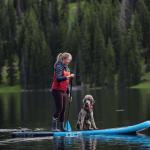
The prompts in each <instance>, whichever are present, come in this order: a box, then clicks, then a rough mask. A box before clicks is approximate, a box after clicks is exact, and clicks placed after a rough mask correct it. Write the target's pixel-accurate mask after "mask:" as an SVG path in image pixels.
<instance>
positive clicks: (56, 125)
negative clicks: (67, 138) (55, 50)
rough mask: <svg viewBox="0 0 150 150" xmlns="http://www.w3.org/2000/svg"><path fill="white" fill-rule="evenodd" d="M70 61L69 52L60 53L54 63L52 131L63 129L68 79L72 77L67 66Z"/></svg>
mask: <svg viewBox="0 0 150 150" xmlns="http://www.w3.org/2000/svg"><path fill="white" fill-rule="evenodd" d="M71 61H72V56H71V54H70V53H66V52H65V53H60V54H59V55H58V56H57V60H56V63H55V65H54V77H53V82H52V87H51V90H52V95H53V97H54V100H55V104H56V112H55V113H54V115H53V118H52V131H65V128H64V117H65V109H66V100H67V97H68V96H69V81H70V79H71V78H73V77H74V74H71V73H70V70H69V68H68V65H69V63H70V62H71Z"/></svg>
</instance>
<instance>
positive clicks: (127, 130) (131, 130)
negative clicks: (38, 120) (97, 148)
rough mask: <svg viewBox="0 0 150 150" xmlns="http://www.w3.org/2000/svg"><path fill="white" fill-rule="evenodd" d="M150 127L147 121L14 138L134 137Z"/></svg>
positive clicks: (28, 133)
mask: <svg viewBox="0 0 150 150" xmlns="http://www.w3.org/2000/svg"><path fill="white" fill-rule="evenodd" d="M149 127H150V121H145V122H142V123H139V124H136V125H133V126H127V127H119V128H110V129H101V130H84V131H67V132H50V131H24V132H13V133H12V136H13V137H46V136H54V137H68V136H69V137H72V136H73V137H74V136H88V135H118V134H119V135H133V134H137V132H139V131H141V130H144V129H147V128H149Z"/></svg>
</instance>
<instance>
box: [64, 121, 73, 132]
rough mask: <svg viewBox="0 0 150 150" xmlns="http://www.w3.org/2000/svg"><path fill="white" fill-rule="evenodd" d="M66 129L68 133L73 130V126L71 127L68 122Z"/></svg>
mask: <svg viewBox="0 0 150 150" xmlns="http://www.w3.org/2000/svg"><path fill="white" fill-rule="evenodd" d="M65 128H66V130H67V131H72V128H71V125H70V122H69V121H66V125H65Z"/></svg>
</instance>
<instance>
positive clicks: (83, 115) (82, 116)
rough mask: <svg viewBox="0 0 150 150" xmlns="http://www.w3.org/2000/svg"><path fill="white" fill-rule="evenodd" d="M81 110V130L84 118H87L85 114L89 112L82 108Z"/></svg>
mask: <svg viewBox="0 0 150 150" xmlns="http://www.w3.org/2000/svg"><path fill="white" fill-rule="evenodd" d="M81 112H82V115H81V130H83V126H84V120H85V116H86V114H87V112H86V111H85V110H84V109H82V111H81Z"/></svg>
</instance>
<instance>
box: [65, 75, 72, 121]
mask: <svg viewBox="0 0 150 150" xmlns="http://www.w3.org/2000/svg"><path fill="white" fill-rule="evenodd" d="M69 94H70V95H69V96H70V97H69V98H70V101H69V105H68V114H67V118H66V120H68V119H69V113H70V103H71V99H72V78H71V79H70V93H69Z"/></svg>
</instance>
